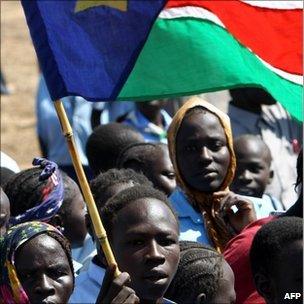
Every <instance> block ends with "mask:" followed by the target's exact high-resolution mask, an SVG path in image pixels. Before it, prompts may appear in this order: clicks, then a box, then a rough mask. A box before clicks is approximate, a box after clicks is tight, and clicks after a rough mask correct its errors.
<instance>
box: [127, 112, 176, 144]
mask: <svg viewBox="0 0 304 304" xmlns="http://www.w3.org/2000/svg"><path fill="white" fill-rule="evenodd" d="M161 116H162V120H163V124H164V128H161V127H159V126H157V125H155V124H154V123H152V122H150V121H149V120H148V119H147V118H146V117H145V116H144V115H143V114H141V112H140V111H138V110H137V109H135V110H134V111H131V112H130V113H129V114H128V115H127V116H126V118H125V119H124V120H123V121H122V123H124V124H127V125H130V126H132V127H133V128H135V129H136V130H137V131H138V132H139V133H141V134H142V135H143V137H144V139H145V141H148V142H159V141H160V142H163V143H167V130H168V128H169V125H170V123H171V121H172V118H171V117H170V115H169V114H168V113H167V112H166V111H165V110H161Z"/></svg>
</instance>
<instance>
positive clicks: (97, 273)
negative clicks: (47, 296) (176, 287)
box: [70, 186, 179, 303]
mask: <svg viewBox="0 0 304 304" xmlns="http://www.w3.org/2000/svg"><path fill="white" fill-rule="evenodd" d="M101 218H102V220H103V224H104V226H105V229H106V231H107V234H108V237H109V241H110V244H111V247H112V250H113V253H114V256H115V258H116V261H117V263H118V267H119V270H120V271H122V273H121V275H119V276H118V277H117V278H115V279H114V278H113V272H114V268H113V267H110V269H111V272H108V274H107V275H106V277H105V279H104V275H105V269H104V268H102V267H103V265H105V261H104V255H103V254H102V251H101V249H100V247H99V246H97V252H98V253H97V256H95V257H94V259H93V262H94V263H93V264H92V265H91V266H92V267H91V268H90V267H89V269H88V271H87V272H86V273H81V274H80V275H79V276H78V277H77V279H76V284H75V289H74V293H73V295H72V297H71V298H70V303H84V302H86V303H96V300H97V299H98V301H97V302H98V303H99V302H100V303H117V302H118V303H120V302H119V301H121V302H123V301H125V300H127V302H128V303H138V301H139V300H140V302H143V303H145V302H149V303H168V302H166V300H165V299H163V295H164V293H165V291H166V289H167V288H168V286H169V284H170V282H171V280H172V278H173V276H174V274H175V272H176V270H177V266H178V262H179V244H178V231H179V227H178V220H177V217H176V215H175V214H174V212H173V210H172V209H171V206H170V203H169V202H168V200H167V198H166V196H165V195H164V194H163V193H161V192H160V191H158V190H155V189H153V188H151V187H149V186H134V187H131V188H129V189H125V190H123V191H121V192H119V193H118V194H116V195H115V196H114V197H112V198H111V199H110V200H108V201H107V203H106V205H105V207H104V208H103V209H102V210H101ZM103 279H104V285H103V288H101V285H102V282H103ZM98 295H99V296H98Z"/></svg>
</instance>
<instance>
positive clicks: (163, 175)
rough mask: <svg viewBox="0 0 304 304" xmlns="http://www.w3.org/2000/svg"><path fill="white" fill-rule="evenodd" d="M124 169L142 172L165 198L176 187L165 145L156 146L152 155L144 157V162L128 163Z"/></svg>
mask: <svg viewBox="0 0 304 304" xmlns="http://www.w3.org/2000/svg"><path fill="white" fill-rule="evenodd" d="M150 154H151V153H150ZM124 167H125V168H131V169H133V170H134V171H136V172H142V173H143V174H144V175H145V176H146V177H147V178H148V179H149V180H150V181H151V182H152V183H153V186H154V187H155V188H156V189H158V190H160V191H163V192H164V193H165V194H166V195H167V196H169V195H170V194H171V193H172V192H173V190H174V189H175V187H176V181H175V173H174V169H173V165H172V162H171V160H170V157H169V151H168V148H167V146H165V145H161V146H157V149H155V150H154V152H153V154H151V155H149V156H147V157H146V161H145V162H138V161H130V162H127V163H126V164H124Z"/></svg>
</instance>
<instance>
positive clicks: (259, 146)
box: [234, 139, 271, 161]
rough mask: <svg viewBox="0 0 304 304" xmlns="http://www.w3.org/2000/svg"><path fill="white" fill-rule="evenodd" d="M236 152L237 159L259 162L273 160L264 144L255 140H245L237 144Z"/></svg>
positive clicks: (235, 146)
mask: <svg viewBox="0 0 304 304" xmlns="http://www.w3.org/2000/svg"><path fill="white" fill-rule="evenodd" d="M234 151H235V154H236V156H237V158H242V159H246V160H249V159H255V160H257V161H267V160H269V158H271V156H270V155H269V152H268V150H267V148H266V147H265V146H264V144H263V143H261V142H260V141H258V140H254V139H250V140H249V139H248V140H247V139H243V140H240V141H238V142H236V144H235V145H234Z"/></svg>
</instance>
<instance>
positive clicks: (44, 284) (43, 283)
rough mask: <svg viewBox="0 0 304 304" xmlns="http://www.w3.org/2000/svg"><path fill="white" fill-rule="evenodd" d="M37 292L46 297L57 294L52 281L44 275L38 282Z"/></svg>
mask: <svg viewBox="0 0 304 304" xmlns="http://www.w3.org/2000/svg"><path fill="white" fill-rule="evenodd" d="M35 292H36V293H37V294H39V295H44V296H45V297H47V296H49V295H53V294H55V288H54V285H53V284H52V279H51V278H49V277H48V276H47V275H46V274H42V275H41V278H40V280H39V281H38V282H37V285H36V287H35Z"/></svg>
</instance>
